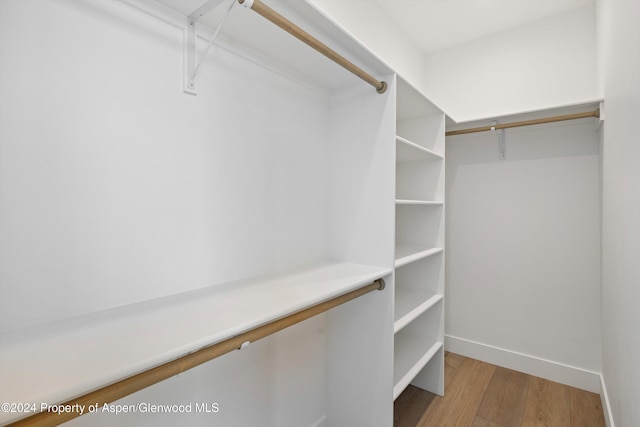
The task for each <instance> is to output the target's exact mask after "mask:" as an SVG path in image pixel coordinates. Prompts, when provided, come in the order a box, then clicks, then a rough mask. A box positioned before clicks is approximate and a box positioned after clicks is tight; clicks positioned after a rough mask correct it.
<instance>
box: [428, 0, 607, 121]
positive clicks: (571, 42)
mask: <svg viewBox="0 0 640 427" xmlns="http://www.w3.org/2000/svg"><path fill="white" fill-rule="evenodd" d="M425 61H426V69H425V73H426V75H425V80H424V81H425V85H426V86H425V87H424V91H425V93H426V94H427V95H428V96H429V97H431V98H432V100H433V101H434V102H435V103H436V104H438V105H439V106H440V107H441V108H442V109H444V111H445V112H446V113H447V115H449V116H450V117H452V118H453V119H454V120H455V121H457V122H464V121H471V120H477V119H483V118H493V117H499V116H503V115H506V114H514V113H518V112H527V111H536V110H543V109H547V108H551V107H558V106H564V105H571V104H580V103H584V102H588V101H593V100H596V99H597V98H598V97H599V94H598V91H597V84H596V80H597V79H596V68H595V63H596V36H595V12H594V6H593V5H590V6H585V7H582V8H579V9H575V10H572V11H569V12H565V13H562V14H559V15H556V16H552V17H550V18H547V19H543V20H539V21H536V22H533V23H530V24H527V25H523V26H521V27H517V28H515V29H512V30H507V31H503V32H499V33H496V34H492V35H489V36H485V37H482V38H479V39H476V40H473V41H471V42H468V43H464V44H461V45H458V46H454V47H451V48H448V49H443V50H440V51H436V52H432V53H429V54H428V55H427V56H426V60H425Z"/></svg>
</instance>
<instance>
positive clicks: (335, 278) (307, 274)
mask: <svg viewBox="0 0 640 427" xmlns="http://www.w3.org/2000/svg"><path fill="white" fill-rule="evenodd" d="M390 273H391V270H390V269H385V268H379V267H372V266H368V265H360V264H351V263H334V264H323V265H320V266H318V267H316V268H312V269H309V270H305V271H302V272H297V273H294V274H289V275H285V276H269V277H258V278H251V279H245V280H240V281H236V282H230V283H225V284H221V285H216V286H211V287H208V288H205V289H201V290H197V291H193V292H188V293H184V294H179V295H176V296H171V297H167V298H161V299H157V300H152V301H148V302H144V303H140V304H132V305H128V306H125V307H121V308H117V309H113V310H107V311H103V312H99V313H95V314H92V315H88V316H81V317H76V318H73V319H68V320H64V321H60V322H56V323H52V324H49V325H45V326H42V327H37V328H29V329H25V330H18V331H12V332H9V333H5V334H3V335H0V342H1V343H2V346H1V347H0V378H2V381H1V382H0V402H21V403H26V402H35V403H37V405H39V404H40V403H41V402H48V403H56V402H61V401H64V400H66V399H69V398H71V397H74V396H77V395H79V394H82V393H85V392H87V391H90V390H93V389H96V388H98V387H101V386H103V385H106V384H109V383H112V382H114V381H117V380H119V379H122V378H124V377H127V376H130V375H132V374H135V373H138V372H141V371H143V370H146V369H148V368H151V367H153V366H156V365H159V364H161V363H163V362H166V361H169V360H172V359H175V358H177V357H180V356H183V355H185V354H187V353H190V352H193V351H195V350H198V349H200V348H202V347H205V346H208V345H210V344H213V343H216V342H220V341H223V340H225V339H227V338H230V337H232V336H234V335H237V334H239V333H241V332H243V331H246V330H248V329H251V328H254V327H256V326H259V325H262V324H265V323H268V322H270V321H272V320H275V319H278V318H281V317H283V316H285V315H288V314H291V313H293V312H296V311H299V310H301V309H304V308H306V307H309V306H311V305H314V304H317V303H319V302H322V301H325V300H328V299H331V298H333V297H335V296H339V295H342V294H345V293H347V292H349V291H351V290H353V289H356V288H358V287H359V286H361V285H364V284H367V283H369V282H371V281H373V280H375V279H378V278H380V277H383V276H386V275H388V274H390ZM21 416H22V415H21V414H10V413H0V423H3V422H7V421H9V420H11V419H15V418H17V417H21Z"/></svg>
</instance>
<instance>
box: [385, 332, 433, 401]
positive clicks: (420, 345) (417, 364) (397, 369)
mask: <svg viewBox="0 0 640 427" xmlns="http://www.w3.org/2000/svg"><path fill="white" fill-rule="evenodd" d="M441 348H442V342H440V341H436V342H435V343H424V342H421V341H420V340H416V339H415V338H414V337H412V336H403V335H402V334H398V335H396V337H395V345H394V362H393V400H395V399H396V398H397V397H398V396H399V395H400V393H402V392H403V391H404V389H405V388H407V386H408V385H409V384H410V383H411V381H413V379H414V378H415V377H416V375H418V373H419V372H420V371H421V370H422V368H424V367H425V366H426V365H427V363H429V361H430V360H431V359H432V358H433V356H435V354H436V353H437V352H438V350H440V349H441Z"/></svg>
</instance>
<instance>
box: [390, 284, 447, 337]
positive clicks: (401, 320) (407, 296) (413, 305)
mask: <svg viewBox="0 0 640 427" xmlns="http://www.w3.org/2000/svg"><path fill="white" fill-rule="evenodd" d="M442 298H443V296H442V295H440V294H436V295H432V296H431V297H429V298H427V299H425V298H424V292H419V291H415V290H406V289H401V288H400V287H398V286H396V301H395V322H394V324H393V333H394V334H395V333H398V332H399V331H400V330H402V328H404V327H405V326H407V325H408V324H409V323H411V322H413V321H414V320H415V319H416V318H417V317H418V316H420V315H421V314H422V313H424V312H425V311H427V310H428V309H430V308H431V307H433V306H434V305H436V304H437V303H438V302H440V301H442Z"/></svg>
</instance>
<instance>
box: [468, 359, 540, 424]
mask: <svg viewBox="0 0 640 427" xmlns="http://www.w3.org/2000/svg"><path fill="white" fill-rule="evenodd" d="M530 378H531V377H530V376H529V375H527V374H523V373H522V372H517V371H513V370H511V369H507V368H502V367H499V366H498V367H496V370H495V372H494V373H493V377H492V378H491V382H490V383H489V386H488V387H487V391H486V392H485V394H484V398H483V399H482V402H481V403H480V407H479V408H478V417H480V418H482V419H483V420H486V421H489V422H493V423H496V424H497V425H499V426H502V427H520V425H521V424H522V416H523V414H524V405H525V403H526V401H527V394H528V391H529V380H530Z"/></svg>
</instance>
